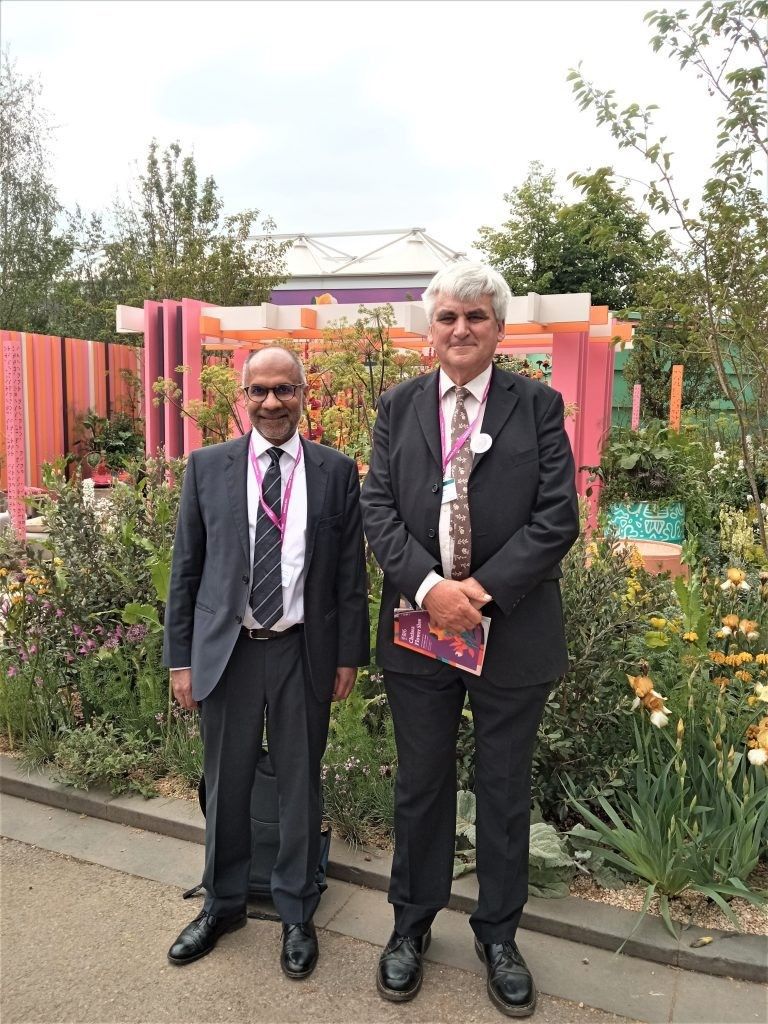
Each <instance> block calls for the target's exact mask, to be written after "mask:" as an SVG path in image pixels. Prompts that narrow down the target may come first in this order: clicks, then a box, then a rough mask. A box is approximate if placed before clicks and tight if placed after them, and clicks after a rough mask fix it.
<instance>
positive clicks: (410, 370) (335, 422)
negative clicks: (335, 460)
mask: <svg viewBox="0 0 768 1024" xmlns="http://www.w3.org/2000/svg"><path fill="white" fill-rule="evenodd" d="M359 313H360V315H359V317H358V319H357V320H356V321H355V322H354V324H349V323H348V322H347V321H346V320H344V319H342V320H340V321H338V322H337V323H331V324H329V325H328V327H327V328H326V330H325V331H324V332H323V333H324V335H325V339H326V341H327V342H328V347H327V348H326V350H325V352H323V353H322V354H321V355H318V356H317V357H316V358H315V360H314V361H313V363H312V364H311V366H310V367H309V368H308V370H307V378H308V380H309V383H310V387H311V389H312V394H313V396H315V400H316V401H317V402H318V405H319V408H320V409H321V410H322V412H321V416H320V419H321V426H322V430H321V431H318V432H317V433H319V434H320V435H321V436H322V438H323V440H324V441H325V442H326V443H328V444H332V445H333V446H334V447H335V448H338V449H339V450H340V451H343V452H345V453H346V454H347V455H350V456H352V458H355V459H360V460H361V461H362V462H365V463H367V462H368V461H369V460H370V454H371V440H372V434H373V424H374V421H375V419H376V409H377V408H378V405H379V398H380V397H381V394H382V392H384V391H386V390H387V388H389V387H391V386H392V385H393V384H397V383H398V382H399V381H401V380H403V379H405V378H406V377H410V376H413V374H414V373H417V372H418V371H419V369H420V366H421V363H420V359H419V356H418V355H417V354H416V353H414V352H409V351H407V350H404V349H403V350H400V349H398V348H397V347H396V345H395V343H394V342H393V341H392V339H391V338H390V336H389V329H390V328H391V327H393V326H394V324H395V316H394V311H393V309H392V306H391V305H389V304H388V303H387V304H386V305H384V306H373V307H371V308H368V307H367V306H360V309H359ZM309 404H310V422H312V421H313V420H314V419H316V417H313V415H312V412H311V409H312V405H313V402H312V399H310V403H309ZM313 436H315V432H314V431H313Z"/></svg>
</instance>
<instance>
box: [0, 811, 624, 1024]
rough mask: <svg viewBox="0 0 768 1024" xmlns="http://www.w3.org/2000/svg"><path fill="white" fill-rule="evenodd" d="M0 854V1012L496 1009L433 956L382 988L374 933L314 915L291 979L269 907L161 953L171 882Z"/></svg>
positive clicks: (33, 1022)
mask: <svg viewBox="0 0 768 1024" xmlns="http://www.w3.org/2000/svg"><path fill="white" fill-rule="evenodd" d="M60 813H64V812H60ZM28 827H31V826H28ZM85 827H88V826H87V825H86V826H85ZM162 842H163V843H166V842H172V840H168V839H165V838H162ZM0 858H1V859H2V866H3V871H2V878H0V886H1V887H2V888H1V889H0V897H1V898H0V938H1V939H2V951H3V956H2V958H1V959H0V1015H1V1017H2V1021H3V1024H37V1022H41V1024H64V1022H66V1024H174V1022H184V1024H204V1022H222V1024H223V1022H227V1024H240V1022H243V1024H246V1022H247V1024H251V1022H254V1021H258V1022H259V1024H284V1022H285V1024H289V1022H306V1024H310V1022H311V1024H403V1022H405V1024H437V1022H440V1024H494V1022H497V1021H499V1020H501V1019H502V1018H501V1016H500V1015H499V1014H498V1012H497V1011H496V1010H495V1008H494V1007H493V1006H492V1005H491V1004H490V1002H489V1001H488V999H487V997H486V993H485V985H484V979H483V978H482V976H481V975H479V974H477V973H474V972H473V973H470V972H467V971H463V970H457V969H455V968H452V967H449V966H446V965H444V964H439V963H431V964H429V965H428V972H429V979H428V980H429V984H428V985H425V987H424V989H423V990H422V992H421V993H420V995H419V997H418V998H417V999H416V1000H414V1002H412V1003H409V1004H407V1005H405V1006H402V1005H393V1004H390V1003H386V1002H384V1001H383V1000H381V999H380V998H379V996H378V995H377V993H376V990H375V986H374V981H373V979H374V972H375V969H376V962H377V959H378V955H379V951H380V950H379V947H378V946H377V945H376V946H374V945H371V944H369V943H366V942H361V941H359V940H356V939H354V938H350V937H349V936H346V935H343V934H341V933H339V932H334V931H331V930H327V929H321V930H320V931H319V939H320V962H319V964H318V967H317V970H316V971H315V973H314V974H313V976H312V977H311V978H310V979H308V980H307V981H304V982H292V981H289V980H287V979H286V978H284V977H283V975H282V973H281V972H280V969H279V966H278V956H279V948H280V927H279V925H278V924H275V923H272V922H269V921H249V922H248V926H247V927H246V928H244V929H241V930H240V931H238V932H236V933H234V934H232V935H227V936H224V937H223V938H222V939H221V941H220V942H219V944H218V945H217V948H216V949H215V951H214V952H213V953H212V955H211V956H209V957H206V958H204V959H203V960H200V961H199V962H197V963H195V964H191V965H189V966H188V967H184V968H177V967H172V966H170V965H169V964H168V963H167V961H166V958H165V952H166V950H167V948H168V946H169V944H170V942H171V941H172V939H173V937H174V936H175V935H176V933H177V932H178V931H179V930H180V928H181V927H183V925H184V924H186V922H187V921H188V920H189V916H190V915H189V907H188V906H186V905H184V904H183V903H182V901H181V900H180V899H179V889H178V888H177V887H175V886H168V885H163V884H161V883H158V882H155V881H152V880H149V879H144V878H138V877H136V876H134V875H130V874H125V873H122V872H117V871H113V870H111V869H108V868H105V867H103V866H101V865H97V864H91V863H88V862H85V861H80V860H76V859H73V858H70V857H66V856H62V855H60V854H57V853H53V852H50V851H47V850H42V849H39V848H36V847H33V846H29V845H26V844H23V843H18V842H15V841H11V840H7V839H4V840H0ZM335 885H337V886H339V887H341V888H343V889H350V888H352V887H351V886H348V885H345V884H344V883H335ZM329 891H330V890H329ZM536 1022H537V1024H622V1022H623V1024H627V1019H626V1018H625V1017H617V1016H615V1015H613V1014H607V1013H604V1012H602V1011H600V1010H597V1009H594V1008H592V1007H589V1006H584V1005H579V1004H578V1003H571V1002H566V1001H563V1000H560V999H552V998H549V997H547V996H543V997H542V998H541V999H540V1001H539V1007H538V1009H537V1014H536Z"/></svg>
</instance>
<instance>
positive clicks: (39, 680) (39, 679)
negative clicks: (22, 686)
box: [35, 676, 45, 686]
mask: <svg viewBox="0 0 768 1024" xmlns="http://www.w3.org/2000/svg"><path fill="white" fill-rule="evenodd" d="M35 686H45V683H44V682H43V677H42V676H35Z"/></svg>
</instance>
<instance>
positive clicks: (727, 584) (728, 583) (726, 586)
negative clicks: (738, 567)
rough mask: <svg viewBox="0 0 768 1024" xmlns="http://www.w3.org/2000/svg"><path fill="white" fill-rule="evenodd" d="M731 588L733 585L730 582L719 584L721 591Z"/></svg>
mask: <svg viewBox="0 0 768 1024" xmlns="http://www.w3.org/2000/svg"><path fill="white" fill-rule="evenodd" d="M732 587H733V584H732V583H731V581H730V580H726V581H725V583H721V584H720V589H721V590H730V589H731V588H732Z"/></svg>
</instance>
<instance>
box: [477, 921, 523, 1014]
mask: <svg viewBox="0 0 768 1024" xmlns="http://www.w3.org/2000/svg"><path fill="white" fill-rule="evenodd" d="M475 952H476V953H477V955H478V956H479V957H480V959H481V960H482V961H483V963H484V964H485V966H486V967H487V968H488V984H487V986H486V987H487V989H488V995H489V997H490V1000H491V1002H492V1003H493V1005H494V1006H495V1007H496V1008H497V1009H498V1010H501V1012H502V1013H506V1015H507V1016H508V1017H530V1015H531V1014H532V1013H533V1011H534V1010H535V1009H536V986H535V985H534V983H533V978H532V977H531V972H530V971H529V970H528V965H527V964H526V962H525V960H523V957H522V954H521V953H520V950H519V949H518V948H517V945H516V943H514V942H513V941H512V940H507V941H506V942H489V943H482V942H480V941H479V940H478V939H477V938H476V939H475Z"/></svg>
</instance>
